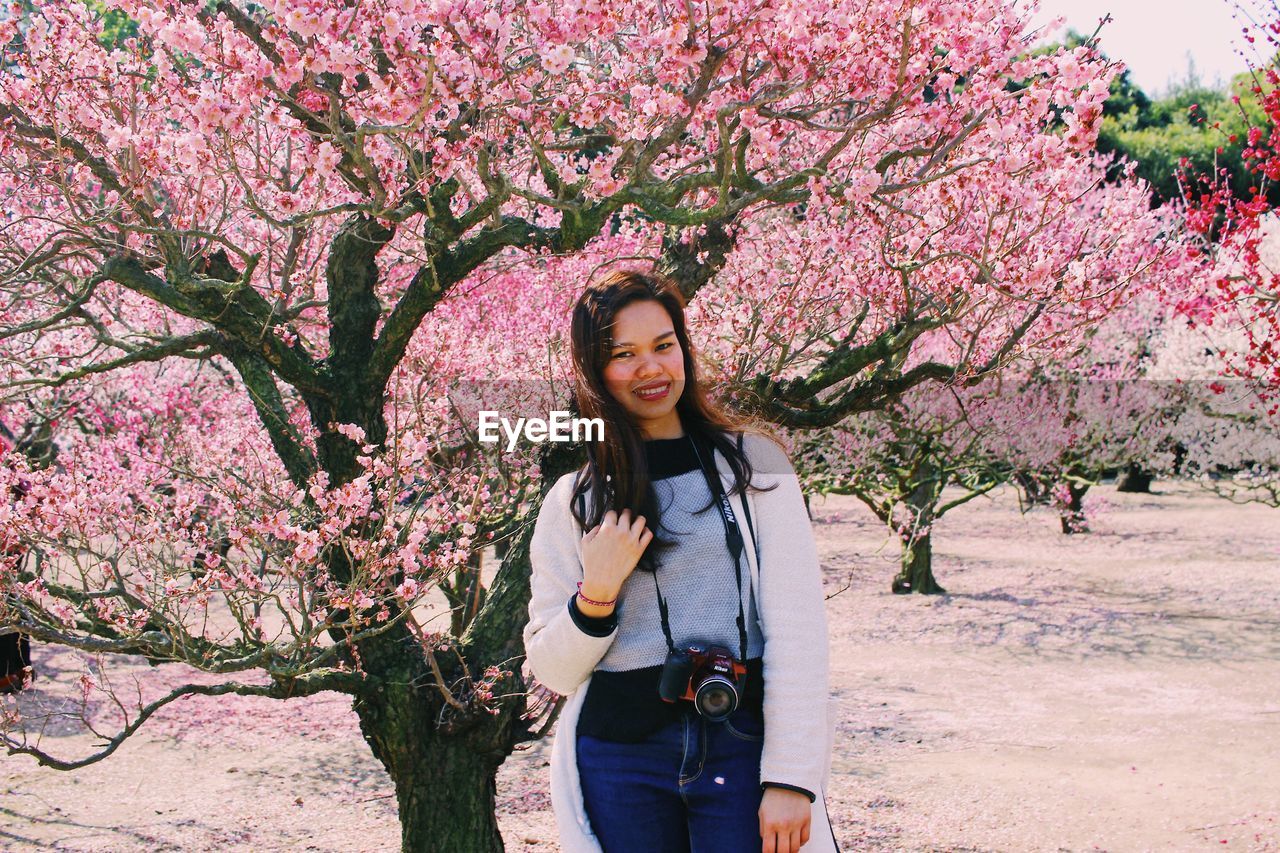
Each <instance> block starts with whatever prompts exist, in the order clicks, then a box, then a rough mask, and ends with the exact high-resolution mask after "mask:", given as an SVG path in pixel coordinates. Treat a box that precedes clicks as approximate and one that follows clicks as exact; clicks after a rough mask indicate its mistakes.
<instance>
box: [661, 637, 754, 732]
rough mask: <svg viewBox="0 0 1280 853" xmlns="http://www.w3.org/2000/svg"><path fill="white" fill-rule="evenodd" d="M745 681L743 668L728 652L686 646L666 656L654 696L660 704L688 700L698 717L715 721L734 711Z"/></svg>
mask: <svg viewBox="0 0 1280 853" xmlns="http://www.w3.org/2000/svg"><path fill="white" fill-rule="evenodd" d="M746 680H747V665H746V664H745V663H743V662H742V661H740V660H738V659H737V658H735V657H734V656H733V654H732V653H731V652H730V651H729V650H728V649H726V648H724V647H723V646H707V645H704V644H702V643H690V644H689V645H688V646H687V647H685V649H684V650H683V651H681V650H679V649H677V650H675V651H673V652H668V653H667V661H666V663H664V664H663V665H662V680H661V681H660V682H658V695H660V696H661V697H662V701H664V702H678V701H680V700H681V699H688V700H689V701H691V702H693V707H694V708H696V709H697V710H698V713H699V714H701V715H702V716H704V717H706V718H707V719H708V720H711V721H712V722H719V721H720V720H723V719H724V718H725V717H728V716H729V715H730V714H732V713H733V712H734V711H736V710H737V709H738V705H739V704H740V702H741V699H742V690H743V689H744V688H745V687H746Z"/></svg>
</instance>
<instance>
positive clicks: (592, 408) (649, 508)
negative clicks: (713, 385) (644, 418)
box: [571, 270, 767, 571]
mask: <svg viewBox="0 0 1280 853" xmlns="http://www.w3.org/2000/svg"><path fill="white" fill-rule="evenodd" d="M646 301H647V302H656V303H658V304H659V305H661V306H662V307H663V308H664V309H665V310H666V312H667V314H668V315H669V316H670V317H671V325H672V327H673V329H674V330H675V333H676V339H677V340H678V341H679V342H680V350H681V352H682V353H683V355H684V391H683V393H681V395H680V399H679V400H677V401H676V412H677V413H678V414H679V416H680V423H681V424H682V425H683V427H684V431H685V433H686V434H688V435H689V436H690V437H692V438H693V439H694V441H695V442H697V446H698V447H699V449H700V451H699V452H700V453H702V455H703V460H704V462H706V464H708V465H711V464H713V463H712V456H711V454H710V453H709V452H708V451H709V450H710V449H711V448H712V447H714V448H715V449H716V450H718V451H719V452H720V454H721V455H722V456H724V457H725V459H726V460H727V461H728V463H729V467H730V468H731V469H732V470H733V486H732V488H731V490H730V494H738V493H745V491H746V489H747V487H748V486H749V485H750V484H751V473H752V471H751V463H750V461H749V460H748V459H747V456H746V453H745V452H741V451H739V450H738V434H739V433H742V432H753V433H760V434H766V435H767V433H766V432H765V430H763V429H761V428H760V427H759V426H758V425H757V424H756V423H755V422H753V421H749V420H747V419H745V418H739V417H735V416H732V415H729V414H727V413H726V412H725V411H724V410H722V409H721V408H719V407H718V406H716V405H715V404H713V403H711V402H710V401H708V400H707V398H706V394H705V392H704V390H703V388H702V385H701V384H700V383H699V382H698V370H697V358H696V355H695V351H694V347H693V344H692V343H691V342H690V341H689V332H688V329H687V328H686V326H685V318H684V306H685V303H684V299H683V297H681V295H680V291H679V290H678V289H677V288H676V286H675V284H674V283H673V282H672V281H671V280H670V279H668V278H665V277H663V276H660V275H657V274H654V273H646V272H642V271H639V270H618V271H615V272H612V273H610V274H608V275H606V276H605V277H604V278H602V279H600V280H599V281H597V282H595V283H594V284H592V285H590V286H588V287H587V289H586V290H585V291H584V292H583V294H582V296H580V297H579V298H578V302H577V304H576V305H575V306H574V308H573V327H572V339H573V367H574V377H575V384H574V391H575V395H576V397H577V402H578V412H579V414H580V415H581V416H582V417H584V418H600V419H601V420H602V421H603V422H604V440H603V441H593V442H588V444H587V464H586V466H585V467H584V468H583V469H582V470H581V471H579V472H578V478H577V480H576V481H575V483H574V489H573V500H572V502H571V506H572V508H573V515H574V518H576V519H577V520H578V522H579V523H580V524H581V525H582V527H583V529H584V530H590V529H592V528H594V527H595V526H596V525H597V524H599V523H600V520H601V519H602V518H604V514H605V513H606V512H608V511H609V510H613V511H614V512H622V510H624V509H630V510H631V512H632V514H633V515H636V514H638V515H643V516H644V517H645V526H646V527H647V528H649V529H650V530H653V531H655V536H654V539H653V541H652V542H650V544H649V547H648V548H647V549H645V553H644V556H643V557H641V559H640V563H639V564H638V568H640V569H643V570H645V571H653V570H654V569H656V568H657V559H656V557H657V555H658V554H659V553H660V552H661V551H662V550H665V549H666V548H669V547H670V546H671V545H673V544H674V543H673V542H670V541H665V540H661V539H660V538H659V537H658V536H657V535H656V531H657V529H658V524H659V522H660V520H661V518H660V515H661V509H660V507H659V506H658V501H657V496H656V495H655V494H654V490H653V484H652V481H651V480H650V477H649V464H648V460H647V458H646V456H645V449H644V434H643V433H642V432H641V430H640V427H639V426H638V425H637V424H636V423H635V421H633V420H632V419H631V416H630V414H628V412H627V410H626V409H624V408H623V407H622V404H621V403H619V402H618V401H617V400H615V399H614V398H613V395H612V394H610V393H609V391H608V389H607V388H606V386H605V382H604V368H605V365H607V364H608V363H609V358H610V356H611V355H612V345H613V325H614V322H615V319H616V318H617V316H618V312H619V311H621V310H622V309H623V308H626V307H627V306H628V305H631V304H634V303H636V302H646ZM606 477H607V479H606ZM752 488H755V487H752ZM588 489H590V490H591V494H592V500H591V505H590V506H589V507H584V506H581V505H582V504H584V503H585V501H580V500H578V498H579V496H580V495H582V494H584V493H585V492H586V491H587V490H588ZM710 506H711V504H710V503H708V505H707V508H709V507H710ZM700 511H701V510H700Z"/></svg>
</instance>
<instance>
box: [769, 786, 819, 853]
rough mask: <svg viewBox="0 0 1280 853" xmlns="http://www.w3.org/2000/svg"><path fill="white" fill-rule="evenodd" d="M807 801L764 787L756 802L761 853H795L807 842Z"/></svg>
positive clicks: (808, 807)
mask: <svg viewBox="0 0 1280 853" xmlns="http://www.w3.org/2000/svg"><path fill="white" fill-rule="evenodd" d="M811 805H812V804H811V803H810V802H809V798H808V797H806V796H805V795H804V794H801V793H800V792H798V791H788V790H787V789H786V788H765V789H764V797H762V798H761V800H760V837H761V838H763V839H764V846H763V848H762V851H761V853H799V850H800V848H801V847H803V846H804V845H805V844H807V843H808V842H809V812H810V806H811Z"/></svg>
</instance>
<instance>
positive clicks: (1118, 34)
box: [1035, 0, 1246, 95]
mask: <svg viewBox="0 0 1280 853" xmlns="http://www.w3.org/2000/svg"><path fill="white" fill-rule="evenodd" d="M1107 12H1110V13H1111V17H1112V18H1113V19H1114V20H1113V21H1112V22H1111V23H1109V24H1107V25H1106V26H1105V27H1103V29H1102V34H1101V47H1102V50H1103V52H1104V53H1106V54H1107V56H1109V57H1111V58H1112V59H1120V60H1123V61H1124V62H1125V64H1126V65H1127V66H1128V68H1129V71H1130V73H1131V74H1132V76H1133V79H1134V81H1135V82H1136V83H1137V84H1138V85H1139V86H1140V87H1142V90H1143V91H1145V92H1146V93H1147V94H1149V95H1158V94H1161V93H1163V92H1164V91H1165V90H1166V89H1168V87H1169V83H1170V81H1171V80H1177V81H1181V80H1183V79H1185V78H1186V76H1187V59H1188V55H1189V56H1190V57H1191V58H1192V59H1193V60H1194V62H1195V67H1196V71H1197V72H1198V74H1199V76H1200V80H1201V82H1202V83H1205V84H1209V85H1212V84H1214V83H1215V82H1217V81H1218V80H1221V82H1222V83H1223V84H1225V83H1227V82H1228V81H1229V80H1230V79H1231V76H1232V75H1233V74H1237V73H1239V72H1241V71H1244V70H1245V68H1246V63H1245V60H1244V58H1243V57H1242V56H1241V55H1240V54H1239V53H1238V52H1237V50H1238V48H1239V47H1240V46H1241V45H1242V44H1243V40H1242V39H1241V38H1240V30H1241V27H1242V24H1243V22H1244V21H1245V20H1246V19H1244V18H1233V17H1232V4H1231V3H1229V2H1228V0H1040V13H1039V14H1038V15H1037V17H1036V18H1035V20H1036V22H1037V23H1041V24H1043V23H1047V22H1048V21H1050V20H1052V19H1053V18H1054V17H1057V16H1059V15H1061V16H1063V17H1065V18H1066V19H1067V24H1068V26H1071V27H1073V28H1074V29H1076V30H1077V31H1079V32H1082V33H1084V34H1086V35H1088V34H1090V33H1092V32H1093V31H1094V30H1095V29H1096V28H1097V25H1098V20H1099V19H1100V18H1101V17H1102V16H1103V15H1105V14H1106V13H1107ZM1237 15H1238V13H1237Z"/></svg>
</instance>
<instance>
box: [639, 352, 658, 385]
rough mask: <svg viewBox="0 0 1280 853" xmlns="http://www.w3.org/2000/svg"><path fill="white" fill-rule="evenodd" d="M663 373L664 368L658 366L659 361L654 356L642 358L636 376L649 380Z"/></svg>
mask: <svg viewBox="0 0 1280 853" xmlns="http://www.w3.org/2000/svg"><path fill="white" fill-rule="evenodd" d="M661 372H662V368H661V367H659V366H658V360H657V359H656V358H654V357H653V356H647V355H646V356H640V363H639V364H638V365H636V376H638V377H640V378H641V379H647V378H648V377H650V376H657V375H658V374H659V373H661Z"/></svg>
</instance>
